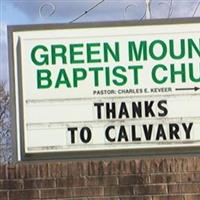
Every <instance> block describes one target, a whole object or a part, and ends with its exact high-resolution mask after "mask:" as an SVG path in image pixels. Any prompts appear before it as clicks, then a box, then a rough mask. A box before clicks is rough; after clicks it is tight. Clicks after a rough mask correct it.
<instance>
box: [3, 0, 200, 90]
mask: <svg viewBox="0 0 200 200" xmlns="http://www.w3.org/2000/svg"><path fill="white" fill-rule="evenodd" d="M145 1H146V0H56V1H55V0H0V21H1V24H0V82H5V83H6V84H7V86H8V85H9V68H8V50H7V25H19V24H41V23H42V24H45V23H70V22H73V23H76V22H79V23H80V22H95V21H121V20H122V21H123V20H141V19H143V20H145V11H146V7H145V5H146V4H145ZM150 8H151V19H157V18H169V17H170V18H183V17H200V0H151V4H150ZM85 11H88V12H87V13H86V14H84V13H85ZM82 15H83V16H82Z"/></svg>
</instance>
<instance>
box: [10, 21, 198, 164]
mask: <svg viewBox="0 0 200 200" xmlns="http://www.w3.org/2000/svg"><path fill="white" fill-rule="evenodd" d="M199 33H200V23H199V19H190V20H189V19H188V20H186V19H184V20H183V19H182V20H167V21H147V22H123V23H122V22H121V23H119V22H116V23H103V24H102V23H100V24H98V23H97V24H74V25H45V26H44V25H38V26H35V25H31V26H14V27H9V42H10V49H9V53H10V60H11V62H10V63H11V64H10V67H11V89H12V91H13V94H14V95H13V112H14V113H15V117H14V120H13V121H14V122H13V124H14V132H15V134H16V135H17V136H16V140H17V149H18V155H17V160H29V159H49V158H64V157H65V158H82V157H105V156H106V155H107V156H114V155H115V156H119V155H137V153H138V152H139V153H140V154H143V155H146V154H148V153H149V152H152V154H155V153H156V154H157V151H159V152H164V153H167V152H171V153H173V152H174V153H175V152H179V153H181V152H182V153H184V152H191V151H193V150H195V149H198V148H199V145H200V134H199V133H200V109H198V107H199V106H198V105H199V102H200V62H199V57H200V37H199ZM183 148H184V149H183Z"/></svg>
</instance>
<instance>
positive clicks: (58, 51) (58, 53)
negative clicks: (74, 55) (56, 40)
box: [51, 44, 67, 64]
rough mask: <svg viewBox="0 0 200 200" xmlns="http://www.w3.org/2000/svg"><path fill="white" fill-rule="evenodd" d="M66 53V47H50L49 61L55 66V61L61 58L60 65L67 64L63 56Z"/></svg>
mask: <svg viewBox="0 0 200 200" xmlns="http://www.w3.org/2000/svg"><path fill="white" fill-rule="evenodd" d="M65 53H66V47H65V46H64V45H61V44H60V45H59V44H57V45H51V61H52V64H56V59H57V58H59V57H60V58H61V60H62V64H66V63H67V59H66V56H65Z"/></svg>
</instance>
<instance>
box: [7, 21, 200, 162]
mask: <svg viewBox="0 0 200 200" xmlns="http://www.w3.org/2000/svg"><path fill="white" fill-rule="evenodd" d="M192 23H200V18H181V19H164V20H163V19H161V20H146V21H116V22H92V23H75V24H39V25H13V26H8V55H9V70H10V73H9V74H10V95H11V104H10V110H11V125H12V127H11V132H12V141H13V157H14V161H34V160H58V159H70V160H73V159H108V158H121V157H133V156H134V157H140V156H160V155H175V154H176V155H191V154H192V155H194V154H199V153H200V147H197V146H194V147H187V148H186V149H184V150H183V148H180V147H174V148H173V147H167V148H149V149H148V150H147V149H128V150H116V149H115V150H94V151H85V152H82V151H81V152H78V151H75V152H50V153H49V152H48V153H29V154H27V153H25V142H24V128H23V127H24V123H23V121H24V114H23V112H24V111H23V108H24V105H23V92H22V88H23V85H22V71H21V55H20V53H21V44H20V43H18V44H17V52H18V54H17V59H16V62H17V66H18V74H17V76H18V80H17V82H18V83H19V85H18V86H17V87H18V91H16V85H15V82H16V81H15V75H14V74H15V71H14V70H15V69H14V67H13V66H14V62H15V61H14V52H13V48H14V46H13V34H14V33H15V32H18V31H20V32H23V31H34V30H36V31H37V30H57V29H76V28H78V29H81V28H97V27H105V28H107V27H123V26H133V27H134V26H151V25H161V26H162V25H167V24H170V25H171V24H192ZM17 92H18V93H17ZM17 119H18V120H17ZM17 123H18V124H19V125H18V128H17ZM18 131H19V132H20V133H19V134H20V137H19V136H17V134H16V133H17V132H18ZM184 146H185V144H183V147H184ZM186 146H187V145H186Z"/></svg>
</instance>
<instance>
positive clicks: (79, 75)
mask: <svg viewBox="0 0 200 200" xmlns="http://www.w3.org/2000/svg"><path fill="white" fill-rule="evenodd" d="M86 77H87V72H86V70H85V69H83V68H74V69H73V80H74V87H78V82H79V81H82V80H85V78H86Z"/></svg>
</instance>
